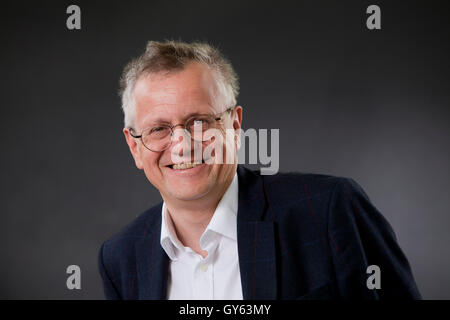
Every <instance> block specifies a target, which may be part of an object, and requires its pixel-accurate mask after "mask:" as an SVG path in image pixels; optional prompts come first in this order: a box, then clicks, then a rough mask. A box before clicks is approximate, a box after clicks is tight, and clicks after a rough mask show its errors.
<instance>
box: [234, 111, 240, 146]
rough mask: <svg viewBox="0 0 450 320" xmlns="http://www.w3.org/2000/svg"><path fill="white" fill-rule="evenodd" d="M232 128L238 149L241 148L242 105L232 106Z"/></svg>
mask: <svg viewBox="0 0 450 320" xmlns="http://www.w3.org/2000/svg"><path fill="white" fill-rule="evenodd" d="M233 114H234V117H233V128H234V131H235V139H236V145H237V148H238V150H239V149H240V148H241V125H242V107H241V106H236V107H235V108H234V113H233Z"/></svg>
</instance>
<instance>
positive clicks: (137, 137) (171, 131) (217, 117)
mask: <svg viewBox="0 0 450 320" xmlns="http://www.w3.org/2000/svg"><path fill="white" fill-rule="evenodd" d="M235 108H236V107H229V108H228V109H226V110H225V111H222V112H220V113H215V114H197V115H195V116H192V117H189V118H187V119H186V121H184V123H179V124H176V125H172V124H165V126H167V127H168V128H169V129H170V136H171V137H172V136H173V130H174V129H175V128H176V127H179V126H182V127H183V129H184V130H185V131H187V132H189V134H192V133H191V132H190V131H189V129H187V128H186V124H187V123H188V122H189V121H190V120H191V119H194V118H196V117H201V116H211V117H212V118H214V121H215V122H217V121H220V120H222V116H223V114H224V113H226V112H230V111H233V110H234V109H235ZM151 128H153V127H151ZM148 129H150V127H148V128H145V129H144V130H142V131H141V134H140V135H134V134H133V131H135V130H134V129H133V128H132V127H128V130H129V132H130V135H131V136H132V137H133V138H136V139H140V140H141V142H142V145H143V146H144V147H145V148H146V149H148V150H150V151H152V152H163V151H165V150H167V149H169V148H170V146H171V145H172V142H173V141H172V138H171V139H170V143H169V144H168V145H167V147H166V148H164V149H163V150H160V151H155V150H152V149H150V148H149V147H147V146H146V145H145V143H144V141H143V140H142V133H143V132H144V131H145V130H148Z"/></svg>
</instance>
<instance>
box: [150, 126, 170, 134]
mask: <svg viewBox="0 0 450 320" xmlns="http://www.w3.org/2000/svg"><path fill="white" fill-rule="evenodd" d="M166 129H167V128H166V127H154V128H152V129H151V130H150V133H154V132H155V133H156V132H161V131H164V130H166Z"/></svg>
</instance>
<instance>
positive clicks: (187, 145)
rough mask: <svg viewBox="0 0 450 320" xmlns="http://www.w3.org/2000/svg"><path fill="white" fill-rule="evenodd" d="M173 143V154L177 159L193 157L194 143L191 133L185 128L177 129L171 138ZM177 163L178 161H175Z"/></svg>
mask: <svg viewBox="0 0 450 320" xmlns="http://www.w3.org/2000/svg"><path fill="white" fill-rule="evenodd" d="M170 139H171V141H172V145H171V154H172V156H175V157H183V156H185V157H189V158H190V156H191V149H192V143H191V142H192V141H191V135H190V133H189V131H187V130H186V129H185V128H177V129H175V130H173V131H172V135H171V137H170ZM174 162H176V161H174Z"/></svg>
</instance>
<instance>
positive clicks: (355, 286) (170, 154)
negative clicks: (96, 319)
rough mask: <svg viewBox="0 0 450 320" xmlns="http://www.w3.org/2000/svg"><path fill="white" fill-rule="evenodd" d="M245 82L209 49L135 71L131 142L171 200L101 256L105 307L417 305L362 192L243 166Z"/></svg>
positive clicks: (129, 111)
mask: <svg viewBox="0 0 450 320" xmlns="http://www.w3.org/2000/svg"><path fill="white" fill-rule="evenodd" d="M237 79H238V78H237V75H236V74H235V72H234V70H233V68H232V66H231V64H230V63H229V62H228V61H227V60H226V59H225V58H224V57H223V56H222V55H221V54H220V52H219V51H218V50H217V49H215V48H213V47H212V46H210V45H208V44H206V43H183V42H175V41H166V42H155V41H151V42H149V43H148V45H147V48H146V51H145V52H144V54H142V55H141V56H140V57H138V58H136V59H134V60H133V61H131V62H130V63H129V64H128V65H127V66H126V68H125V70H124V73H123V76H122V81H121V88H122V90H121V95H122V107H123V111H124V116H125V128H124V129H123V132H124V135H125V138H126V142H127V144H128V146H129V149H130V151H131V154H132V156H133V158H134V161H135V164H136V166H137V168H138V169H141V170H143V171H144V173H145V175H146V177H147V179H148V180H149V182H150V183H151V184H152V185H153V186H154V187H155V188H157V189H158V190H159V192H160V194H161V197H162V200H163V201H162V202H161V203H159V204H157V205H156V206H154V207H152V208H150V209H149V210H147V211H146V212H144V213H142V214H141V215H140V216H139V217H138V218H137V219H136V220H135V221H133V222H132V223H131V224H130V225H128V226H127V227H125V228H124V229H123V230H122V231H121V232H120V233H118V234H117V235H115V236H114V237H112V238H111V239H109V240H108V241H106V242H105V243H104V244H103V245H102V247H101V249H100V253H99V271H100V274H101V276H102V279H103V285H104V291H105V295H106V297H107V298H108V299H296V298H302V299H340V298H344V299H353V298H358V299H361V298H363V299H378V298H396V297H397V298H400V297H403V298H405V297H406V298H420V294H419V292H418V290H417V287H416V285H415V282H414V279H413V277H412V274H411V270H410V267H409V264H408V261H407V259H406V257H405V256H404V254H403V252H402V251H401V249H400V248H399V246H398V244H397V242H396V239H395V235H394V233H393V231H392V229H391V227H390V226H389V224H388V223H387V221H386V220H385V219H384V218H383V216H382V215H381V214H380V213H379V212H378V210H377V209H376V208H375V207H374V206H373V205H372V204H371V203H370V201H369V199H368V197H367V195H366V194H365V193H364V191H363V190H362V189H361V188H360V187H359V185H358V184H357V183H356V182H354V181H353V180H352V179H346V178H340V177H333V176H325V175H318V174H297V173H289V174H276V175H272V176H263V175H261V174H259V173H258V172H256V171H251V170H248V169H246V168H244V167H242V166H238V164H237V151H238V149H239V147H240V134H241V132H240V130H241V123H242V111H243V109H242V107H241V106H239V105H237V104H236V97H237V95H238V92H239V85H238V80H237ZM230 132H231V133H232V134H229V133H230ZM211 133H212V134H211ZM212 147H213V148H212ZM207 150H209V151H211V150H213V151H212V152H205V151H207ZM224 155H226V157H225V156H224ZM224 159H227V161H224ZM230 160H231V161H230ZM373 265H375V266H377V268H378V269H377V268H375V269H376V270H378V271H377V272H378V273H381V278H380V274H376V275H372V279H375V280H373V281H375V282H377V283H371V282H373V281H372V280H371V279H369V277H370V276H371V275H370V274H367V270H372V269H373V267H371V268H369V266H373ZM380 279H383V285H382V286H380V283H379V282H380Z"/></svg>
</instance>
